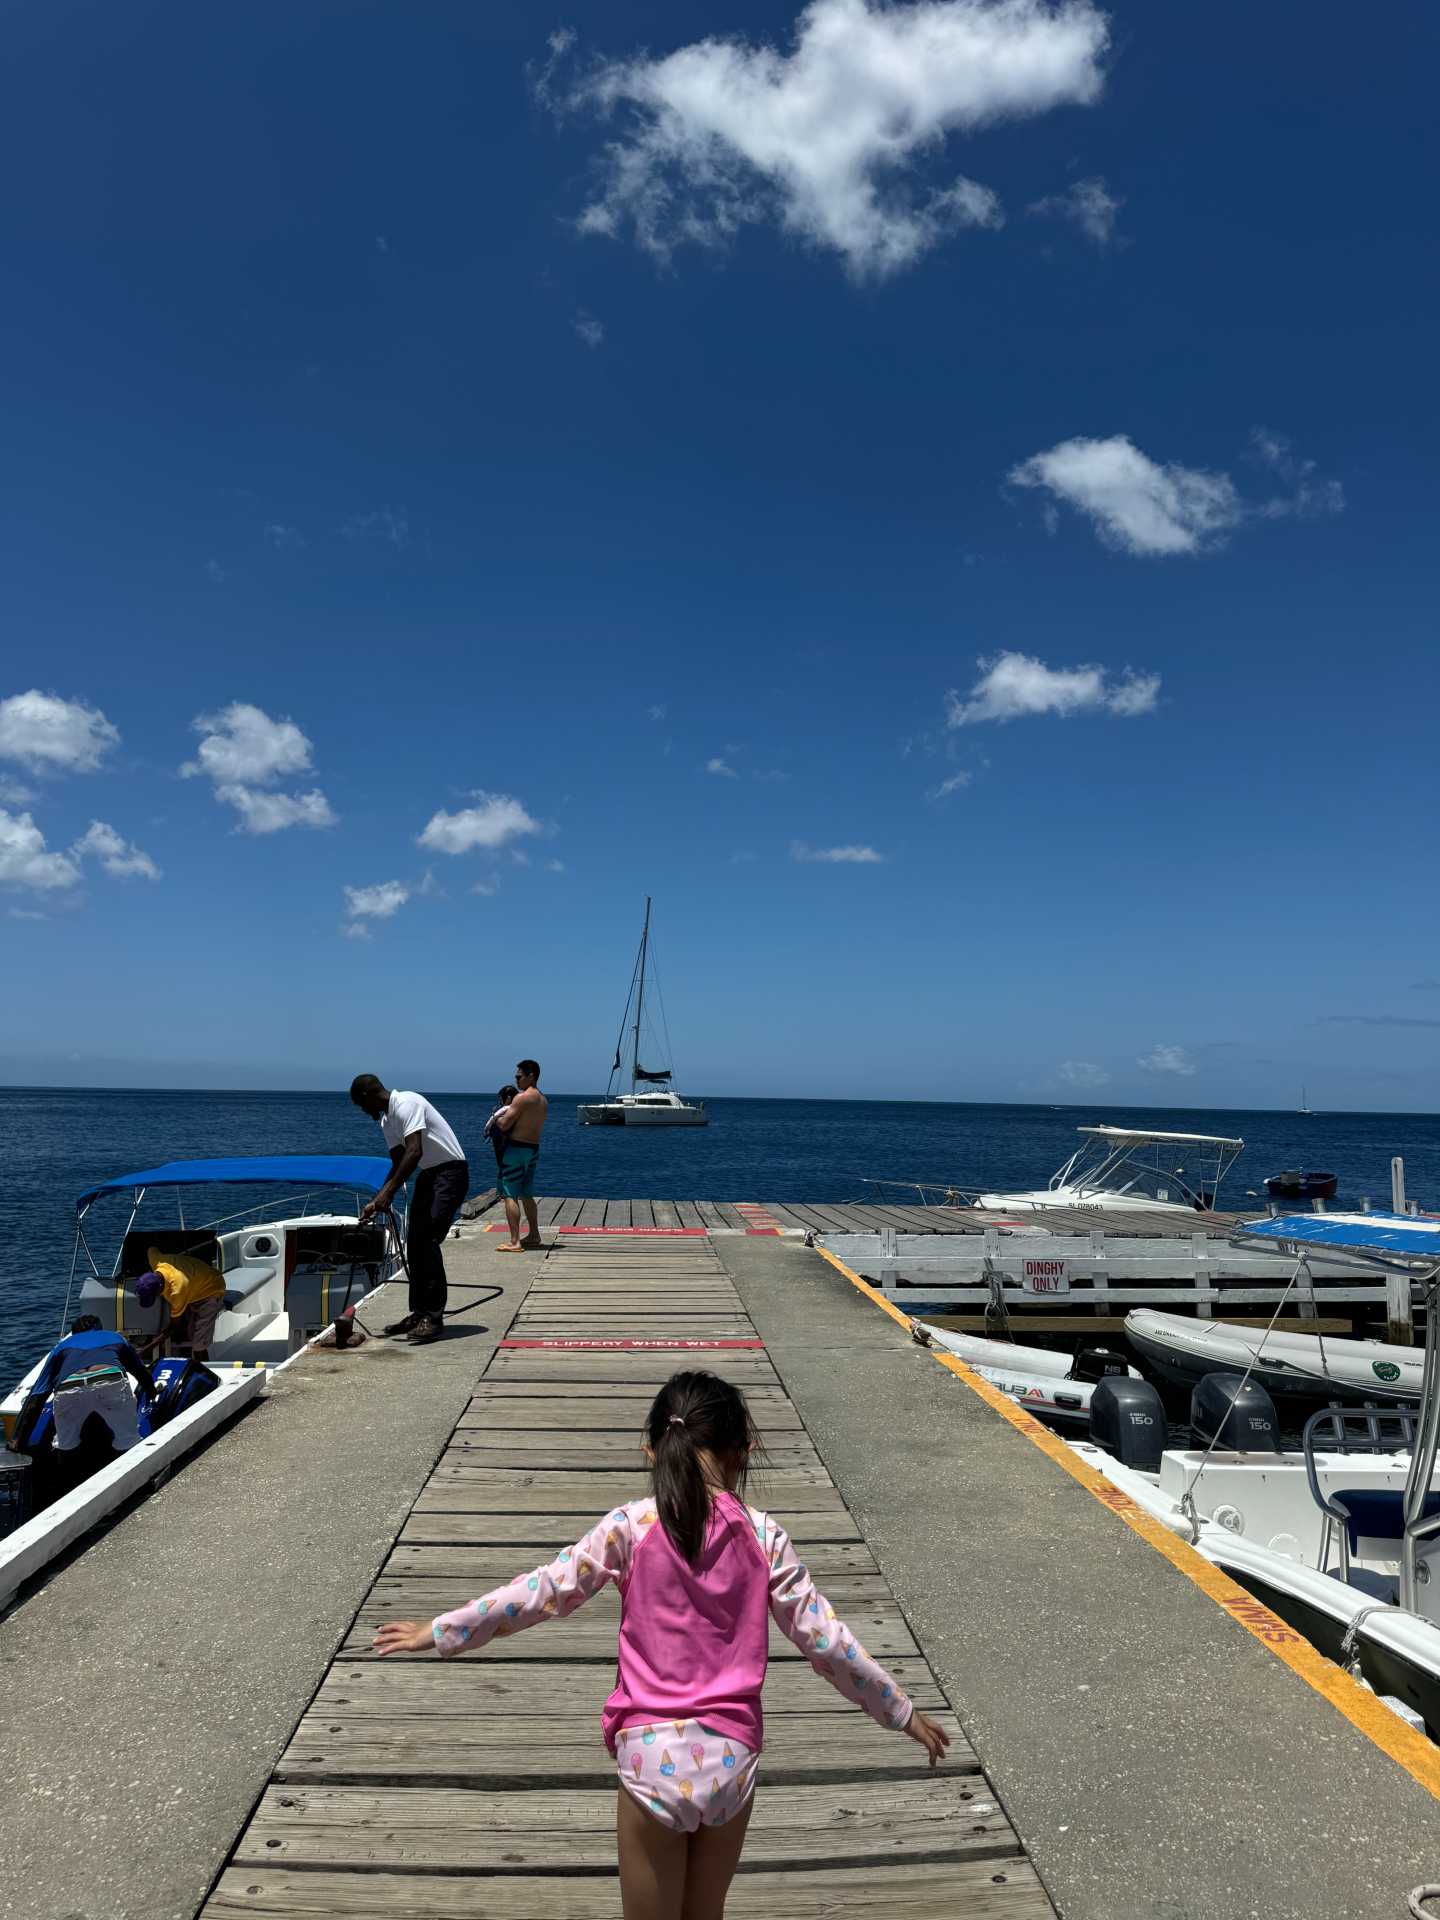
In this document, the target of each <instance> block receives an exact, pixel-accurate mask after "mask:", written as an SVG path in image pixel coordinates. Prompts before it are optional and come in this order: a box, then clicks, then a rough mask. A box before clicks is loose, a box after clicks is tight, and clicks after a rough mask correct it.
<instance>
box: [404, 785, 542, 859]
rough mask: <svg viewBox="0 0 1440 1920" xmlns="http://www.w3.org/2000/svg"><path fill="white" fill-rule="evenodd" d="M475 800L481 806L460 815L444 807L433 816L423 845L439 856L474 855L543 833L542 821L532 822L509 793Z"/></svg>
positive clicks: (465, 809)
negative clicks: (448, 854)
mask: <svg viewBox="0 0 1440 1920" xmlns="http://www.w3.org/2000/svg"><path fill="white" fill-rule="evenodd" d="M471 798H472V799H473V800H475V801H476V802H477V803H478V804H477V805H475V806H473V807H463V808H462V809H461V810H460V812H459V813H446V812H445V811H444V810H443V808H442V809H441V811H440V812H439V813H436V814H433V815H432V816H431V818H430V820H429V821H428V823H427V824H426V827H425V830H424V832H423V833H422V834H421V835H420V845H421V846H422V847H429V848H430V849H431V850H432V851H433V852H435V853H472V852H473V851H474V850H475V849H476V848H477V847H484V848H487V849H490V850H493V849H494V848H496V847H503V846H505V845H506V844H507V843H508V842H509V841H511V840H516V839H518V838H519V837H520V835H521V834H525V833H539V831H540V822H539V821H538V820H532V819H531V817H530V815H529V814H528V813H527V812H526V811H525V809H524V807H523V806H522V805H521V804H520V802H519V801H518V800H516V799H513V798H512V797H511V796H510V795H509V794H508V793H482V792H478V791H477V792H476V793H474V794H472V795H471Z"/></svg>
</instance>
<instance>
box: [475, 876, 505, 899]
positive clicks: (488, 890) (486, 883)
mask: <svg viewBox="0 0 1440 1920" xmlns="http://www.w3.org/2000/svg"><path fill="white" fill-rule="evenodd" d="M470 891H471V893H478V894H479V895H480V896H481V897H482V899H485V900H493V899H494V898H495V895H496V894H497V893H498V892H499V891H500V882H499V881H498V880H493V879H492V880H477V881H476V882H475V884H474V886H473V887H471V889H470Z"/></svg>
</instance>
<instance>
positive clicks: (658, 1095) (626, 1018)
mask: <svg viewBox="0 0 1440 1920" xmlns="http://www.w3.org/2000/svg"><path fill="white" fill-rule="evenodd" d="M649 960H650V896H649V895H648V894H647V895H646V896H645V925H644V928H643V930H642V932H641V935H640V951H639V953H638V954H636V956H635V971H634V972H633V974H632V975H631V976H630V993H629V996H628V997H627V999H626V1001H625V1011H624V1013H623V1014H622V1015H621V1016H620V1033H619V1036H618V1038H617V1039H616V1042H615V1059H614V1061H613V1063H612V1065H611V1068H610V1081H609V1084H608V1086H607V1087H606V1089H605V1098H604V1099H603V1100H587V1101H582V1102H581V1104H580V1106H579V1108H578V1109H577V1113H578V1118H579V1121H580V1124H581V1126H582V1127H703V1126H705V1125H707V1124H708V1122H709V1115H708V1114H707V1113H706V1111H705V1102H704V1101H703V1100H682V1099H681V1098H680V1095H679V1094H678V1093H676V1091H675V1090H674V1088H673V1087H672V1086H671V1085H670V1080H671V1078H672V1069H671V1068H670V1067H643V1066H641V1064H640V1044H641V1034H642V1030H643V1027H644V1020H645V984H646V971H647V964H648V962H649ZM632 1006H633V1008H634V1010H635V1018H634V1021H633V1023H632V1021H631V1018H630V1010H631V1008H632ZM662 1025H663V1011H662ZM627 1029H628V1033H629V1040H630V1091H629V1093H620V1092H618V1091H617V1082H618V1080H619V1078H620V1075H621V1073H622V1072H623V1064H624V1063H623V1055H624V1051H625V1041H626V1035H627ZM666 1037H667V1042H668V1035H667V1036H666ZM666 1050H667V1052H668V1050H669V1049H668V1044H667V1049H666ZM652 1058H653V1056H652ZM650 1087H654V1088H659V1089H662V1091H659V1092H653V1093H652V1092H647V1091H642V1089H643V1088H650Z"/></svg>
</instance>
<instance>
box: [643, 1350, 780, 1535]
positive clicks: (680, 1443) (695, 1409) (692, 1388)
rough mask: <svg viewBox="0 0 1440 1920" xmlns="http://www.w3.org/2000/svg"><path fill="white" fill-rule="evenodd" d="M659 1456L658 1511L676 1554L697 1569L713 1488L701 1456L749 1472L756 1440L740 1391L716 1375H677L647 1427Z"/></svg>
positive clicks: (742, 1473) (664, 1389)
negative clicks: (748, 1467) (750, 1458)
mask: <svg viewBox="0 0 1440 1920" xmlns="http://www.w3.org/2000/svg"><path fill="white" fill-rule="evenodd" d="M645 1430H646V1439H647V1440H648V1441H649V1444H650V1451H651V1453H652V1454H653V1455H654V1457H655V1468H654V1478H655V1507H656V1511H657V1512H658V1514H659V1516H660V1524H661V1526H662V1527H664V1529H665V1531H666V1533H667V1534H668V1535H669V1536H670V1541H671V1544H672V1545H673V1546H674V1548H675V1550H676V1552H677V1553H678V1554H680V1555H681V1557H682V1558H683V1559H684V1560H686V1561H687V1562H688V1563H689V1564H690V1565H691V1566H692V1567H693V1566H694V1565H695V1563H696V1561H697V1560H698V1559H699V1558H700V1550H701V1548H702V1547H703V1546H704V1544H705V1530H706V1527H707V1525H708V1524H709V1520H710V1489H709V1488H708V1487H707V1485H706V1484H705V1473H704V1469H703V1468H702V1467H701V1465H700V1455H701V1453H702V1452H705V1453H708V1454H709V1455H710V1457H711V1459H712V1460H713V1461H714V1462H715V1463H716V1465H717V1467H720V1468H721V1469H722V1470H723V1469H724V1468H727V1467H738V1477H739V1483H740V1486H741V1488H742V1490H743V1487H744V1483H745V1468H746V1463H747V1461H748V1459H749V1456H750V1453H751V1450H752V1449H753V1448H754V1447H755V1445H756V1441H757V1436H756V1433H755V1426H754V1422H753V1421H752V1420H751V1418H750V1410H749V1408H748V1407H747V1406H746V1405H745V1401H744V1398H743V1396H742V1395H741V1393H740V1391H739V1389H738V1388H736V1387H732V1386H731V1385H730V1383H729V1381H728V1380H721V1379H719V1378H718V1377H717V1376H716V1375H715V1374H713V1373H676V1374H672V1375H671V1377H670V1378H669V1379H668V1380H667V1381H666V1383H665V1385H664V1386H663V1387H662V1388H661V1389H660V1391H659V1393H657V1394H656V1396H655V1402H654V1405H653V1406H652V1407H651V1409H650V1417H649V1419H648V1420H647V1421H646V1423H645Z"/></svg>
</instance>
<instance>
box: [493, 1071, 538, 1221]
mask: <svg viewBox="0 0 1440 1920" xmlns="http://www.w3.org/2000/svg"><path fill="white" fill-rule="evenodd" d="M539 1079H540V1064H539V1062H538V1061H536V1060H521V1061H519V1062H518V1063H517V1065H516V1068H515V1085H516V1086H517V1087H518V1088H519V1089H520V1091H519V1092H518V1093H517V1094H516V1095H515V1098H514V1099H513V1100H512V1101H511V1102H510V1105H509V1106H508V1107H507V1108H506V1109H505V1110H504V1111H503V1112H502V1113H500V1114H499V1115H497V1116H496V1121H495V1124H496V1126H497V1127H499V1128H500V1129H501V1131H502V1132H503V1133H504V1135H505V1151H504V1153H503V1154H501V1156H500V1167H499V1172H498V1173H497V1175H496V1185H497V1186H498V1187H499V1189H500V1194H501V1198H502V1199H503V1200H504V1202H505V1219H506V1222H507V1224H508V1225H509V1228H510V1238H509V1239H508V1240H507V1241H506V1242H505V1244H504V1245H503V1246H502V1247H501V1248H500V1251H501V1253H520V1252H522V1251H525V1250H528V1249H533V1248H535V1247H539V1246H543V1245H544V1242H543V1241H542V1240H541V1238H540V1216H539V1215H538V1214H537V1213H536V1211H535V1167H536V1163H537V1162H538V1160H539V1158H540V1135H541V1133H542V1132H543V1131H544V1128H545V1116H546V1114H547V1113H548V1112H549V1111H550V1102H549V1101H548V1100H547V1099H546V1098H545V1096H544V1094H543V1093H541V1091H540V1088H539V1085H538V1084H537V1083H538V1081H539ZM522 1203H523V1205H524V1208H525V1224H526V1234H525V1238H524V1239H523V1240H522V1239H521V1238H520V1208H521V1205H522Z"/></svg>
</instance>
